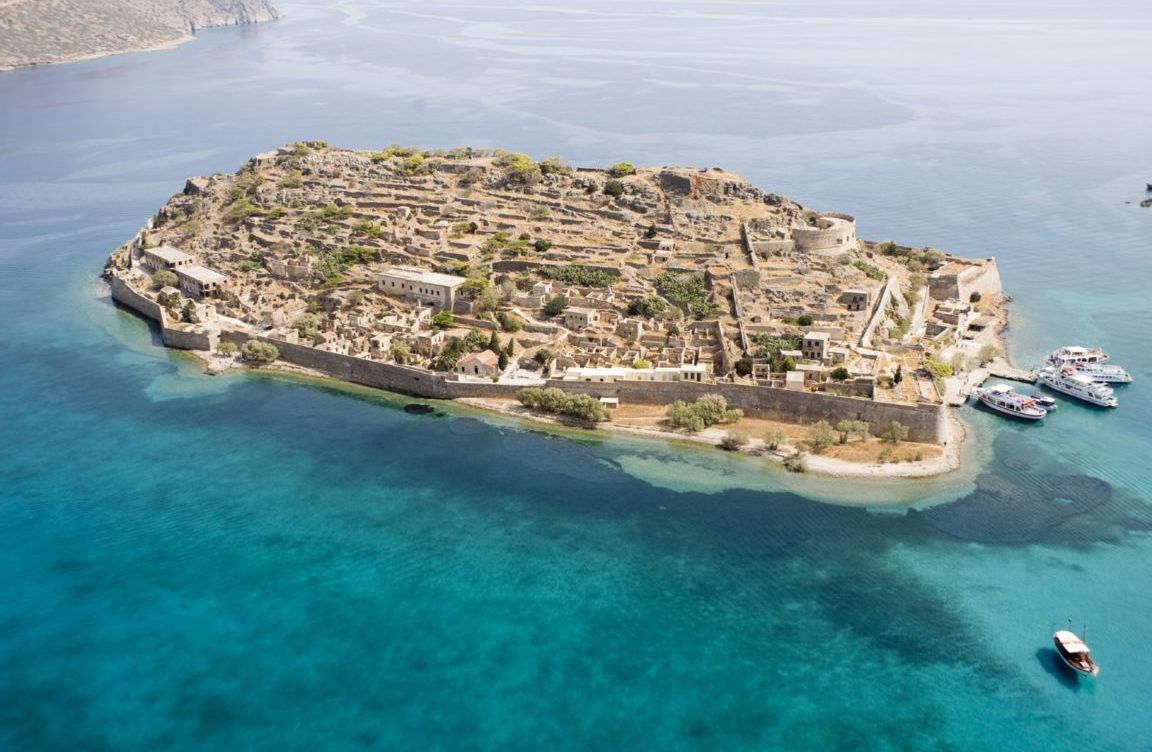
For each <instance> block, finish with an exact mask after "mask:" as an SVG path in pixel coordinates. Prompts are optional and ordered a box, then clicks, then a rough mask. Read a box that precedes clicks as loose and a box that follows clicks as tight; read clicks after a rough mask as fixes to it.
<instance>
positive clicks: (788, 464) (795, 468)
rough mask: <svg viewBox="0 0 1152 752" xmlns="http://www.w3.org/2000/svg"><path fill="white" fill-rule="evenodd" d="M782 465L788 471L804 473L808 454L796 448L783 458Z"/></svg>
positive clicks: (806, 467)
mask: <svg viewBox="0 0 1152 752" xmlns="http://www.w3.org/2000/svg"><path fill="white" fill-rule="evenodd" d="M784 467H785V468H786V469H787V470H788V472H790V473H806V472H808V455H806V454H804V452H801V451H800V450H796V451H795V452H794V453H792V454H791V455H790V456H789V457H788V458H787V459H785V460H784Z"/></svg>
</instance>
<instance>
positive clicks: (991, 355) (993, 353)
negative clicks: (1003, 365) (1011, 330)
mask: <svg viewBox="0 0 1152 752" xmlns="http://www.w3.org/2000/svg"><path fill="white" fill-rule="evenodd" d="M977 357H978V358H979V359H980V365H984V364H985V363H987V362H989V361H992V360H995V359H996V358H998V357H1000V351H999V350H998V349H996V345H984V346H983V347H981V348H980V353H979V355H978V356H977Z"/></svg>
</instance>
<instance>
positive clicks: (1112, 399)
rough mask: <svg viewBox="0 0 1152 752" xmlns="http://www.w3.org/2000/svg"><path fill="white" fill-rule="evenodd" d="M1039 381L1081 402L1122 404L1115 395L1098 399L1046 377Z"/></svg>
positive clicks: (1097, 405)
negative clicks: (1046, 379)
mask: <svg viewBox="0 0 1152 752" xmlns="http://www.w3.org/2000/svg"><path fill="white" fill-rule="evenodd" d="M1039 383H1040V384H1042V385H1044V386H1045V387H1047V388H1048V389H1051V390H1052V391H1054V392H1060V393H1061V394H1067V395H1068V396H1069V397H1074V398H1076V399H1078V400H1080V401H1081V402H1086V403H1088V404H1089V405H1095V406H1096V407H1116V406H1117V405H1119V404H1120V402H1119V401H1118V400H1117V399H1116V398H1115V397H1110V398H1108V399H1107V400H1103V399H1098V398H1096V397H1093V396H1091V395H1088V394H1081V393H1079V392H1074V391H1072V390H1071V389H1068V388H1066V387H1063V386H1060V385H1059V384H1055V383H1053V382H1050V381H1045V380H1044V379H1040V381H1039Z"/></svg>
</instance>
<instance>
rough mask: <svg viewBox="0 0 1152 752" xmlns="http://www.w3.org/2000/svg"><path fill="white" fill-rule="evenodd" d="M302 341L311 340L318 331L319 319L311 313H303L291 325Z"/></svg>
mask: <svg viewBox="0 0 1152 752" xmlns="http://www.w3.org/2000/svg"><path fill="white" fill-rule="evenodd" d="M293 326H294V327H295V328H296V331H297V333H299V335H300V337H301V338H302V339H312V338H313V337H315V336H316V332H318V331H320V319H319V318H317V317H316V316H314V315H312V314H311V313H305V314H303V315H302V316H300V318H298V319H296V323H295V324H293Z"/></svg>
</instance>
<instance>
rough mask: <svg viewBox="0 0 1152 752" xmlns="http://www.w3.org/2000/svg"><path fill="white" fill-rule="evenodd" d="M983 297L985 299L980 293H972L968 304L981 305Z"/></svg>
mask: <svg viewBox="0 0 1152 752" xmlns="http://www.w3.org/2000/svg"><path fill="white" fill-rule="evenodd" d="M983 297H984V296H983V295H981V294H980V293H978V292H974V293H972V294H971V295H969V296H968V302H969V303H979V302H980V299H981V298H983Z"/></svg>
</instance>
